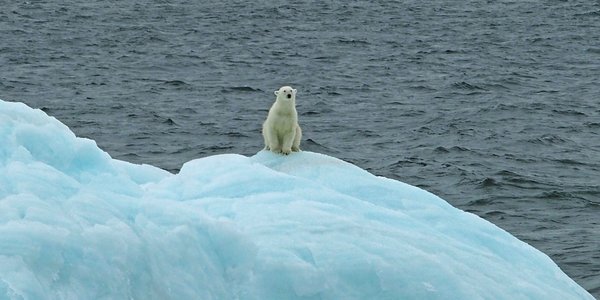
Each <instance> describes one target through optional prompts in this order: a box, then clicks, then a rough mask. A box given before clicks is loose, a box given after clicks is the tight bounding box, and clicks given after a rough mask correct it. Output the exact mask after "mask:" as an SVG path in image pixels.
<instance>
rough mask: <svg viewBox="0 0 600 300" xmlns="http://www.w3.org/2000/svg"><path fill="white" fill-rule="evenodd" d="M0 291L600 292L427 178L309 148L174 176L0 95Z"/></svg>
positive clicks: (578, 295) (275, 295) (231, 159)
mask: <svg viewBox="0 0 600 300" xmlns="http://www.w3.org/2000/svg"><path fill="white" fill-rule="evenodd" d="M0 299H593V297H592V296H591V295H590V294H589V293H587V292H586V291H585V290H584V289H583V288H581V287H580V286H578V285H577V284H576V283H575V282H574V281H573V280H571V279H570V278H569V277H568V276H567V275H565V274H564V273H563V272H562V271H561V270H560V269H559V268H558V267H557V266H556V264H555V263H554V262H553V261H552V260H550V258H548V256H546V255H545V254H543V253H541V252H540V251H538V250H536V249H534V248H533V247H531V246H529V245H528V244H526V243H524V242H522V241H520V240H518V239H516V238H515V237H513V236H511V235H510V234H508V233H507V232H505V231H503V230H502V229H500V228H498V227H496V226H495V225H493V224H491V223H489V222H487V221H485V220H483V219H481V218H479V217H477V216H475V215H473V214H470V213H466V212H463V211H461V210H459V209H456V208H454V207H452V206H451V205H449V204H448V203H447V202H445V201H444V200H442V199H440V198H439V197H437V196H435V195H433V194H431V193H428V192H426V191H424V190H421V189H419V188H416V187H413V186H410V185H407V184H404V183H401V182H398V181H394V180H391V179H386V178H382V177H377V176H374V175H372V174H370V173H368V172H367V171H364V170H362V169H360V168H358V167H356V166H354V165H352V164H349V163H346V162H344V161H341V160H339V159H336V158H333V157H330V156H326V155H322V154H318V153H311V152H300V153H293V154H291V155H289V156H282V155H276V154H273V153H271V152H266V151H260V152H258V153H257V154H256V155H254V156H252V157H246V156H242V155H236V154H227V155H216V156H211V157H206V158H201V159H196V160H193V161H190V162H188V163H186V164H185V165H183V167H182V169H181V171H180V172H179V174H171V173H168V172H166V171H164V170H161V169H159V168H156V167H153V166H149V165H135V164H131V163H127V162H124V161H119V160H115V159H112V158H111V157H110V156H109V155H108V154H107V153H106V152H104V151H102V150H100V149H99V148H98V147H97V146H96V143H95V142H94V141H92V140H89V139H82V138H77V137H75V135H74V134H73V133H72V132H71V131H70V130H69V128H67V127H66V126H65V125H63V124H62V123H60V122H59V121H57V120H56V119H54V118H52V117H49V116H47V115H46V114H45V113H44V112H42V111H40V110H34V109H31V108H29V107H27V106H26V105H24V104H21V103H12V102H4V101H1V100H0Z"/></svg>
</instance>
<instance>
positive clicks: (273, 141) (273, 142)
mask: <svg viewBox="0 0 600 300" xmlns="http://www.w3.org/2000/svg"><path fill="white" fill-rule="evenodd" d="M267 140H268V143H267V149H269V150H271V151H273V152H275V153H280V152H281V143H280V142H279V138H278V137H277V132H275V130H273V129H272V128H270V129H269V130H267Z"/></svg>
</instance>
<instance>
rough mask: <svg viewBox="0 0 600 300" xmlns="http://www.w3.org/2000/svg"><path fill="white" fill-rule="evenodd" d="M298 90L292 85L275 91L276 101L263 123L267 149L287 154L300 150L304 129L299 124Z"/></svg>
mask: <svg viewBox="0 0 600 300" xmlns="http://www.w3.org/2000/svg"><path fill="white" fill-rule="evenodd" d="M296 92H297V91H296V90H295V89H293V88H292V87H290V86H284V87H281V88H280V89H279V90H277V91H275V96H277V97H276V99H275V103H273V105H272V106H271V109H269V114H268V115H267V120H265V122H264V123H263V129H262V134H263V138H264V139H265V149H267V150H271V151H273V152H275V153H282V154H285V155H288V154H290V153H291V152H292V151H294V152H298V151H300V138H302V129H300V125H298V112H297V111H296Z"/></svg>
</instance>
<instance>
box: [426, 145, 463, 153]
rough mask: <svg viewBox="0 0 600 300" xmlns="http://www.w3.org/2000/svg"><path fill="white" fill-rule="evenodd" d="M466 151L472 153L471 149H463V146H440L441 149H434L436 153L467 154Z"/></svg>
mask: <svg viewBox="0 0 600 300" xmlns="http://www.w3.org/2000/svg"><path fill="white" fill-rule="evenodd" d="M466 151H471V149H469V148H465V147H461V146H452V147H449V148H446V147H443V146H439V147H437V148H435V149H433V152H435V153H450V152H466Z"/></svg>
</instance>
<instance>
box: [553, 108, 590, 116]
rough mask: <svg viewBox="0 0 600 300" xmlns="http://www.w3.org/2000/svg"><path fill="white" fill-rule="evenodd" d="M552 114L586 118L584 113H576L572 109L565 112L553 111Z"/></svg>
mask: <svg viewBox="0 0 600 300" xmlns="http://www.w3.org/2000/svg"><path fill="white" fill-rule="evenodd" d="M552 112H553V113H556V114H560V115H568V116H587V115H586V114H585V113H584V112H582V111H577V110H574V109H566V110H558V109H553V110H552Z"/></svg>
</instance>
